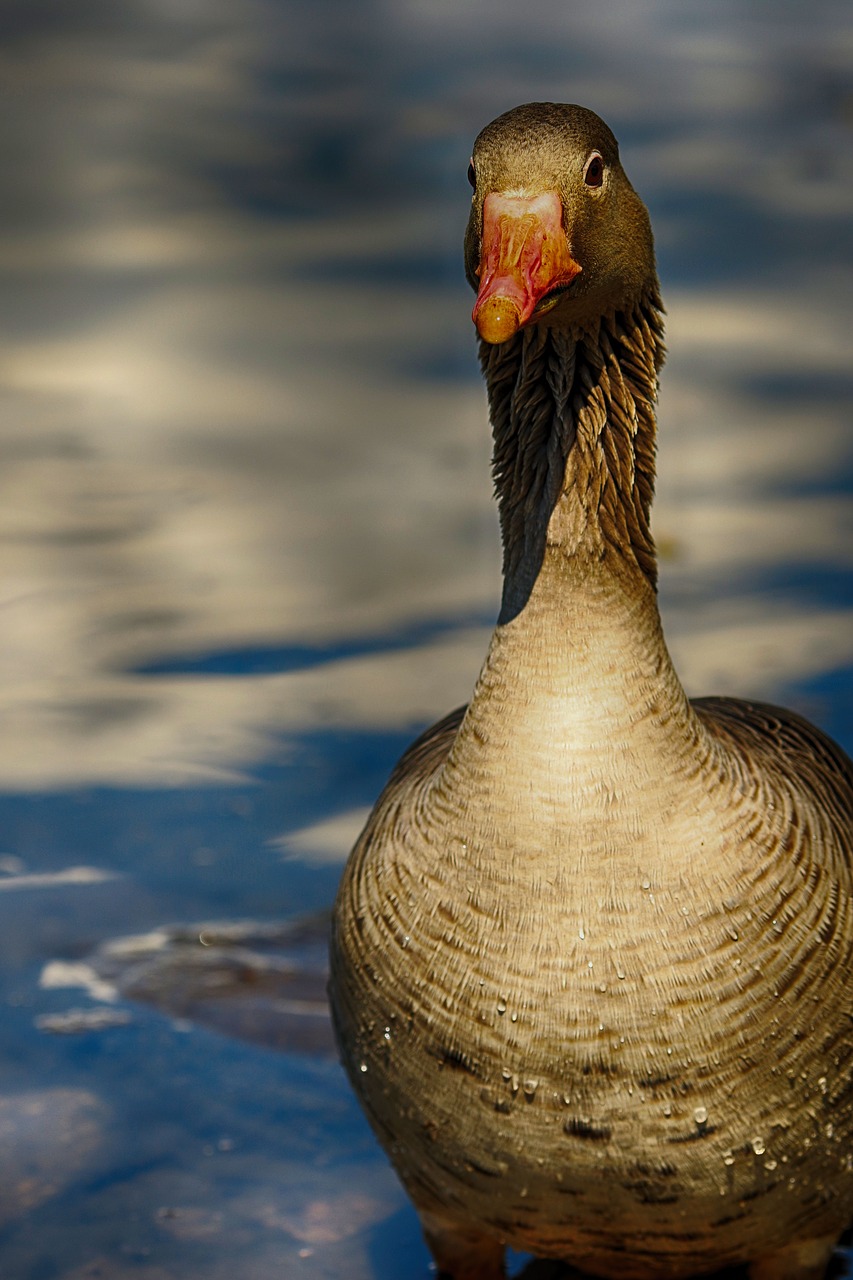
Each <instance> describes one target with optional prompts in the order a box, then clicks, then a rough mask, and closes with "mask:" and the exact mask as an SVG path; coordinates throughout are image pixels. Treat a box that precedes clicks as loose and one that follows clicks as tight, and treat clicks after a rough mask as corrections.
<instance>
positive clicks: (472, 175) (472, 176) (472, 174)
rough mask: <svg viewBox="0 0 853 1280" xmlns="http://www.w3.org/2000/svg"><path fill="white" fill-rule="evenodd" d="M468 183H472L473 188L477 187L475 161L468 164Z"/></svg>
mask: <svg viewBox="0 0 853 1280" xmlns="http://www.w3.org/2000/svg"><path fill="white" fill-rule="evenodd" d="M468 181H469V182H470V183H471V186H472V187H476V185H477V175H476V173H475V172H474V161H473V160H471V161H470V162H469V164H468Z"/></svg>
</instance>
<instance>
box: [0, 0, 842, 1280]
mask: <svg viewBox="0 0 853 1280" xmlns="http://www.w3.org/2000/svg"><path fill="white" fill-rule="evenodd" d="M522 10H523V11H522ZM852 24H853V19H851V15H850V13H849V9H848V7H847V6H846V5H842V4H841V3H832V2H830V0H826V2H825V3H818V4H812V5H809V6H808V7H806V6H803V5H802V4H800V3H794V2H793V0H791V2H790V3H784V4H777V5H774V6H773V7H772V8H763V7H753V8H750V9H749V10H748V11H747V9H746V8H745V7H744V6H742V5H738V4H735V3H727V4H720V3H719V2H718V0H700V2H699V3H696V4H692V5H691V6H690V7H689V9H688V8H685V6H683V5H681V4H679V3H677V2H676V0H657V2H655V0H640V2H639V3H632V4H631V5H628V4H627V0H625V2H624V3H621V2H615V3H613V4H610V5H608V6H601V5H593V4H591V3H589V4H587V3H581V4H578V5H573V6H565V5H563V4H560V3H557V0H553V3H549V2H548V0H533V2H532V3H529V4H526V5H524V6H521V7H519V8H518V10H517V9H516V7H515V6H512V5H510V4H508V3H499V4H489V5H486V4H485V3H482V2H481V0H476V2H475V3H472V4H470V5H466V6H459V7H458V8H457V9H453V8H452V7H451V6H446V5H442V4H440V3H438V0H424V2H423V3H419V4H410V5H405V4H403V5H399V6H395V7H394V8H393V9H389V8H388V7H387V6H381V5H379V4H377V3H373V2H371V0H361V2H360V3H358V4H355V5H353V4H348V3H344V0H324V3H322V4H316V3H315V4H312V5H308V4H305V3H300V2H297V3H292V4H290V5H286V6H285V5H281V4H279V3H277V2H276V3H273V2H272V0H259V3H255V4H252V5H249V4H244V3H242V0H240V2H238V3H230V4H228V5H226V4H220V3H218V0H199V3H196V4H192V5H183V6H172V7H171V8H169V7H164V6H160V5H157V4H154V3H153V2H149V0H140V2H139V3H138V4H135V5H133V6H130V7H127V6H120V7H118V8H115V7H109V6H108V7H107V8H106V9H105V8H104V7H103V6H101V5H96V4H94V3H89V2H88V0H85V2H84V3H75V4H74V5H71V4H70V3H69V4H61V3H60V4H56V5H53V6H51V7H50V9H49V11H48V10H44V9H40V10H39V13H38V15H37V20H36V15H35V14H34V11H31V10H30V9H29V8H28V7H27V6H23V5H18V6H15V7H13V9H12V11H10V13H9V14H7V15H5V16H4V22H3V27H4V30H3V33H2V37H0V38H2V41H3V54H4V63H3V67H4V70H3V75H2V77H0V95H2V97H3V100H4V109H3V111H2V112H0V137H2V139H3V141H4V142H5V143H6V147H7V155H8V159H7V163H6V165H5V166H4V171H5V172H4V200H3V203H2V208H0V276H2V279H3V284H4V286H5V287H4V288H3V289H2V290H0V327H2V332H3V336H4V344H5V348H4V355H3V357H2V360H0V439H2V448H3V457H4V462H3V467H2V469H0V549H2V564H3V574H2V582H0V589H2V597H0V604H2V610H3V613H2V617H3V627H2V629H0V635H2V639H0V649H2V653H3V658H2V662H0V722H2V723H3V725H4V732H3V734H2V735H0V1001H2V1005H3V1017H2V1019H0V1276H1V1277H3V1280H7V1278H9V1280H19V1278H20V1280H54V1278H56V1280H83V1278H84V1277H88V1278H89V1280H94V1277H104V1278H108V1280H125V1278H128V1280H129V1278H130V1277H139V1278H140V1280H164V1278H170V1277H173V1276H180V1277H181V1278H182V1280H192V1278H193V1277H199V1278H200V1277H202V1276H203V1277H204V1278H205V1280H218V1278H220V1277H221V1278H222V1280H225V1278H226V1277H227V1278H228V1280H234V1277H239V1278H240V1280H254V1278H255V1277H257V1278H258V1280H260V1278H261V1277H263V1280H269V1277H271V1276H283V1277H288V1278H289V1277H305V1278H306V1280H318V1278H320V1277H329V1278H330V1280H331V1278H332V1277H335V1278H337V1277H340V1276H344V1275H345V1276H346V1277H347V1280H400V1277H403V1276H405V1277H411V1280H418V1278H424V1277H426V1276H427V1275H428V1274H429V1270H428V1268H429V1262H428V1257H427V1254H426V1251H425V1249H424V1246H423V1245H422V1243H421V1240H420V1234H419V1231H418V1226H417V1222H416V1219H415V1217H414V1214H413V1212H412V1210H411V1209H410V1207H409V1206H408V1203H407V1201H406V1200H405V1197H404V1196H403V1194H402V1192H401V1191H400V1189H399V1188H398V1186H397V1184H396V1181H395V1179H394V1177H393V1175H392V1174H391V1172H390V1170H389V1169H388V1167H387V1165H386V1163H385V1160H384V1157H383V1156H382V1154H381V1152H380V1151H379V1150H378V1148H377V1146H376V1144H375V1142H374V1140H373V1138H372V1136H371V1134H370V1133H369V1131H368V1129H367V1126H366V1124H365V1123H364V1121H363V1119H362V1117H361V1115H360V1112H359V1111H358V1109H357V1107H356V1105H355V1103H354V1101H353V1099H352V1097H351V1095H350V1092H349V1090H348V1087H347V1085H346V1083H345V1081H344V1079H343V1076H342V1073H341V1071H340V1069H339V1068H338V1066H337V1064H336V1061H335V1058H334V1054H333V1052H332V1051H331V1048H330V1045H329V1043H328V1039H325V1040H324V1038H323V1035H318V1034H316V1032H317V1024H316V1022H312V1021H311V1019H312V1018H316V1017H317V1016H318V1015H317V1013H316V1010H314V1011H312V1010H313V1004H312V1002H316V1001H315V996H316V981H315V980H316V976H317V966H318V956H319V955H321V954H322V927H323V926H322V918H323V913H324V912H326V911H327V910H328V908H329V907H330V904H331V902H332V899H333V896H334V892H335V887H336V884H337V880H338V877H339V875H340V867H341V863H342V858H343V856H344V853H345V849H346V843H347V839H348V838H349V837H346V836H345V834H344V835H342V834H341V831H344V833H345V832H346V831H349V830H352V831H355V830H357V827H358V823H359V821H360V815H362V813H363V810H364V808H365V806H367V805H369V804H370V803H371V802H372V801H373V799H375V797H376V795H377V793H378V791H379V790H380V788H381V786H382V784H383V782H384V780H385V778H386V777H387V774H388V772H389V770H390V768H391V766H392V765H393V763H394V761H395V760H396V759H397V757H398V756H399V754H400V752H401V751H402V750H403V749H404V747H405V746H406V745H407V744H408V742H410V741H411V739H412V738H413V737H414V736H415V734H416V733H417V732H418V731H419V730H420V729H421V728H422V727H423V726H424V725H425V724H427V723H429V722H430V720H431V719H434V718H437V717H438V716H439V715H441V714H443V713H444V712H445V711H447V710H449V709H450V708H451V707H453V706H454V705H457V704H458V703H459V702H461V701H463V700H464V698H465V697H466V696H467V692H468V691H469V689H470V687H471V685H472V683H473V680H474V678H475V676H476V672H477V666H478V662H479V658H480V656H481V655H482V652H483V650H484V647H485V643H486V639H487V634H488V628H489V625H490V622H491V619H492V618H493V617H494V616H495V614H496V611H497V600H498V594H499V574H498V567H499V554H498V549H497V532H496V522H495V518H494V513H493V509H492V500H491V494H490V479H489V474H488V452H489V450H488V439H487V426H486V418H485V408H484V404H483V397H482V392H481V389H480V383H479V375H478V372H477V368H476V358H475V351H474V344H473V340H472V336H471V332H470V320H469V312H470V295H469V291H468V287H467V285H466V284H465V282H464V279H463V278H462V270H461V237H462V229H463V227H464V223H465V219H466V215H467V209H466V204H467V199H468V193H467V184H466V182H465V169H466V166H467V162H468V155H469V153H470V146H471V140H472V138H473V136H474V134H475V133H476V132H477V130H478V129H479V128H480V127H481V126H482V125H483V124H484V123H486V122H487V121H488V120H489V119H490V118H491V117H492V116H493V115H494V114H496V113H497V112H498V111H500V110H503V109H505V108H507V107H509V106H511V105H513V104H514V103H515V102H518V101H523V100H530V99H539V98H554V99H561V100H569V101H572V100H580V101H583V102H584V103H585V104H586V105H589V106H591V107H593V108H595V109H596V110H598V111H600V112H601V114H603V115H604V116H605V118H607V119H608V121H609V123H610V124H611V125H612V126H613V128H614V130H615V131H616V133H617V135H618V136H619V137H620V140H621V144H622V154H623V159H624V161H625V164H626V168H627V170H628V172H629V174H630V175H631V177H632V180H633V181H634V183H635V185H636V186H637V188H638V190H639V191H640V192H641V194H643V196H644V197H645V198H646V200H647V202H648V204H649V207H650V210H651V213H652V218H653V222H654V225H655V228H656V233H657V246H658V258H659V266H660V271H661V277H662V283H663V287H664V293H665V297H666V300H667V303H668V307H669V343H670V358H669V363H668V366H667V368H666V369H665V371H664V378H663V395H662V403H661V448H660V482H659V501H658V505H657V507H656V519H657V522H658V523H657V528H658V533H659V536H660V544H661V551H662V565H661V578H662V589H661V600H662V608H663V613H664V621H665V625H666V629H667V634H668V636H669V638H670V642H671V645H672V649H673V652H674V654H675V657H676V661H677V663H678V665H679V668H680V670H681V671H682V674H683V676H684V679H685V682H686V684H687V686H688V689H689V691H690V692H691V693H695V694H702V693H710V692H732V693H736V694H753V695H754V696H758V697H763V698H769V699H771V700H774V701H779V702H782V703H785V704H786V705H790V706H792V707H795V708H797V709H798V710H800V711H802V712H804V713H805V714H807V715H809V716H810V717H811V718H812V719H814V720H815V721H816V722H818V723H820V724H821V725H823V726H824V727H825V728H826V729H827V730H828V731H829V732H830V733H831V734H832V735H833V736H834V737H836V738H837V739H838V740H839V741H840V742H841V743H842V744H843V745H845V746H846V748H847V750H848V751H850V750H853V666H851V654H853V601H851V586H850V584H851V581H853V578H851V572H850V570H851V561H853V553H851V547H853V537H851V533H852V532H853V530H851V513H853V503H852V502H851V494H853V465H851V464H853V443H851V442H853V431H851V404H853V397H851V385H853V384H852V383H851V365H850V351H849V332H850V330H851V323H853V302H851V299H853V289H851V283H853V282H852V281H851V274H853V273H851V264H852V263H853V253H851V249H853V231H851V228H853V218H851V214H853V161H851V159H850V157H851V155H853V148H851V146H850V143H851V131H853V124H851V121H853V73H851V63H850V58H849V52H845V50H849V48H850V47H853V45H851V37H853V25H852ZM335 819H345V821H344V824H343V827H342V828H341V829H340V830H338V828H336V827H335V826H334V822H332V825H331V826H329V825H328V824H329V823H330V822H331V821H332V820H335ZM79 868H84V869H85V870H84V871H83V872H82V873H81V872H79V870H75V869H79ZM315 913H317V919H318V920H319V921H320V923H319V924H318V925H317V928H316V929H315V930H314V931H313V932H310V931H309V934H307V935H306V937H305V938H302V940H301V941H297V942H296V943H295V944H294V945H293V946H292V947H291V948H290V950H288V949H287V946H285V945H284V944H281V943H280V941H279V940H277V939H276V940H273V941H270V937H269V936H268V935H264V929H270V928H272V926H273V925H274V924H275V923H276V922H280V921H283V920H290V919H295V920H303V919H304V918H306V917H309V918H313V917H314V916H315ZM217 922H219V924H220V925H221V924H229V923H230V924H234V923H235V922H237V923H239V924H240V926H241V927H242V928H243V930H244V934H243V935H241V938H243V940H244V942H245V946H246V949H247V955H248V954H249V953H250V952H251V954H264V955H273V956H278V957H279V958H281V957H282V956H283V957H284V961H286V964H291V963H292V964H293V965H294V966H295V969H296V971H297V976H296V978H295V979H294V982H295V984H296V985H295V986H294V987H293V988H292V990H291V987H290V986H287V985H286V984H285V987H284V988H282V990H281V991H279V990H278V988H276V991H275V999H279V997H280V998H281V999H282V1000H284V1003H285V1004H287V1002H288V1000H289V999H290V996H289V994H288V993H291V994H293V992H295V993H296V996H298V999H296V1001H295V1005H298V1006H299V1007H298V1008H296V1011H295V1012H294V1010H293V1009H290V1012H287V1010H285V1014H284V1015H283V1016H284V1020H283V1021H282V1020H281V1018H280V1017H279V1016H278V1014H277V1015H276V1016H275V1017H274V1016H273V1014H272V1013H271V1012H270V1009H271V1007H272V1002H273V996H272V995H270V991H269V990H268V989H267V988H266V987H262V989H261V991H260V995H259V994H258V992H257V990H256V989H255V987H253V984H254V983H255V982H256V972H255V970H254V969H252V964H251V961H250V960H247V962H246V967H245V970H244V971H243V970H241V969H240V963H239V957H238V964H237V969H236V977H235V978H234V984H233V985H232V986H229V987H228V988H227V990H222V991H220V992H219V994H218V995H216V996H215V998H213V999H209V998H208V996H204V997H203V998H199V999H198V1000H193V1001H190V1000H189V998H188V997H186V990H187V987H186V983H187V982H188V978H187V969H186V967H185V966H184V967H182V963H183V962H182V960H181V957H182V956H184V954H185V952H186V953H192V954H191V955H190V960H191V962H192V963H195V962H196V960H197V959H198V956H202V958H204V952H205V948H208V949H209V948H210V946H211V943H210V937H211V936H213V935H212V933H209V936H208V934H206V931H205V927H207V930H208V931H210V930H213V929H214V928H215V926H216V923H217ZM166 927H174V928H173V932H172V933H168V936H166V934H162V935H158V934H157V933H156V931H158V930H163V929H164V928H166ZM312 928H313V926H312ZM253 930H254V931H255V932H254V934H253ZM182 931H183V932H182ZM149 934H154V935H155V937H161V943H158V944H156V945H157V946H160V951H156V948H155V951H156V954H157V955H158V956H159V955H162V956H163V957H165V960H166V961H167V962H168V963H166V965H165V968H164V969H163V970H162V974H161V976H160V978H159V979H158V982H159V984H160V985H159V986H157V985H156V984H155V986H154V989H152V990H151V991H149V992H148V995H147V996H146V997H145V999H142V998H137V997H138V991H139V988H138V987H137V988H136V992H137V996H134V997H132V996H131V995H129V994H128V992H129V991H130V990H131V986H130V985H129V984H130V978H129V977H128V973H129V962H128V964H125V966H124V968H122V967H121V964H119V966H118V970H119V972H118V976H116V973H113V972H112V970H111V971H110V973H111V975H112V976H109V975H108V976H105V974H106V972H107V970H106V968H105V965H106V961H105V959H104V957H105V956H106V955H108V954H111V953H110V952H109V948H110V947H111V946H113V945H114V944H115V943H116V942H117V941H118V942H119V943H121V942H122V940H126V939H128V938H129V937H133V936H136V935H149ZM178 934H181V936H182V937H183V936H184V935H186V938H187V939H189V940H190V941H189V942H188V943H186V946H185V951H184V952H182V951H181V948H180V946H179V945H178V943H177V942H176V937H177V935H178ZM198 935H201V938H200V939H199V940H198V944H197V946H195V944H192V945H190V944H191V943H192V939H193V938H194V937H196V938H198ZM301 937H302V935H300V938H301ZM163 938H165V939H166V940H165V941H163V940H162V939H163ZM265 938H266V941H265V940H264V939H265ZM185 940H186V939H185ZM122 945H124V944H122ZM152 945H154V944H152ZM265 948H266V950H265ZM218 954H219V953H218V952H216V950H215V947H214V950H213V951H212V952H210V951H208V958H209V956H210V955H213V959H214V961H215V960H216V958H217V955H218ZM231 954H232V953H231V952H229V951H228V949H227V947H226V948H225V949H224V950H223V952H222V955H223V957H224V958H225V959H226V960H227V958H228V956H229V955H231ZM193 957H194V958H193ZM173 960H174V963H172V962H173ZM284 961H283V963H284ZM122 963H124V962H122ZM170 965H171V967H169V966H170ZM285 967H286V965H285ZM300 967H301V972H302V976H301V977H300ZM214 969H215V965H214ZM306 974H307V975H308V977H307V979H305V975H306ZM232 976H233V975H232ZM303 980H304V981H303ZM108 981H109V982H112V983H113V989H112V990H108V989H106V986H105V985H104V984H106V983H107V982H108ZM287 981H288V982H289V981H290V979H289V978H288V979H287ZM99 982H100V983H101V985H100V986H99V985H98V983H99ZM300 982H302V983H303V985H302V986H300V985H299V984H300ZM312 982H314V983H315V986H311V983H312ZM282 992H283V994H282ZM208 995H209V993H208ZM182 1000H183V1003H181V1001H182ZM265 1001H266V1004H265ZM300 1001H301V1002H302V1003H300ZM291 1003H293V1001H291ZM178 1006H180V1008H181V1009H189V1010H190V1012H189V1014H186V1013H181V1012H177V1013H176V1011H175V1010H176V1008H178ZM309 1006H310V1007H309ZM288 1007H289V1006H288ZM294 1007H295V1006H294ZM280 1013H281V1010H280V1009H279V1014H280ZM63 1019H64V1020H65V1021H63ZM98 1019H100V1021H99V1020H98ZM277 1019H278V1020H277ZM282 1028H283V1029H282ZM518 1265H521V1264H520V1263H519V1264H518Z"/></svg>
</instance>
